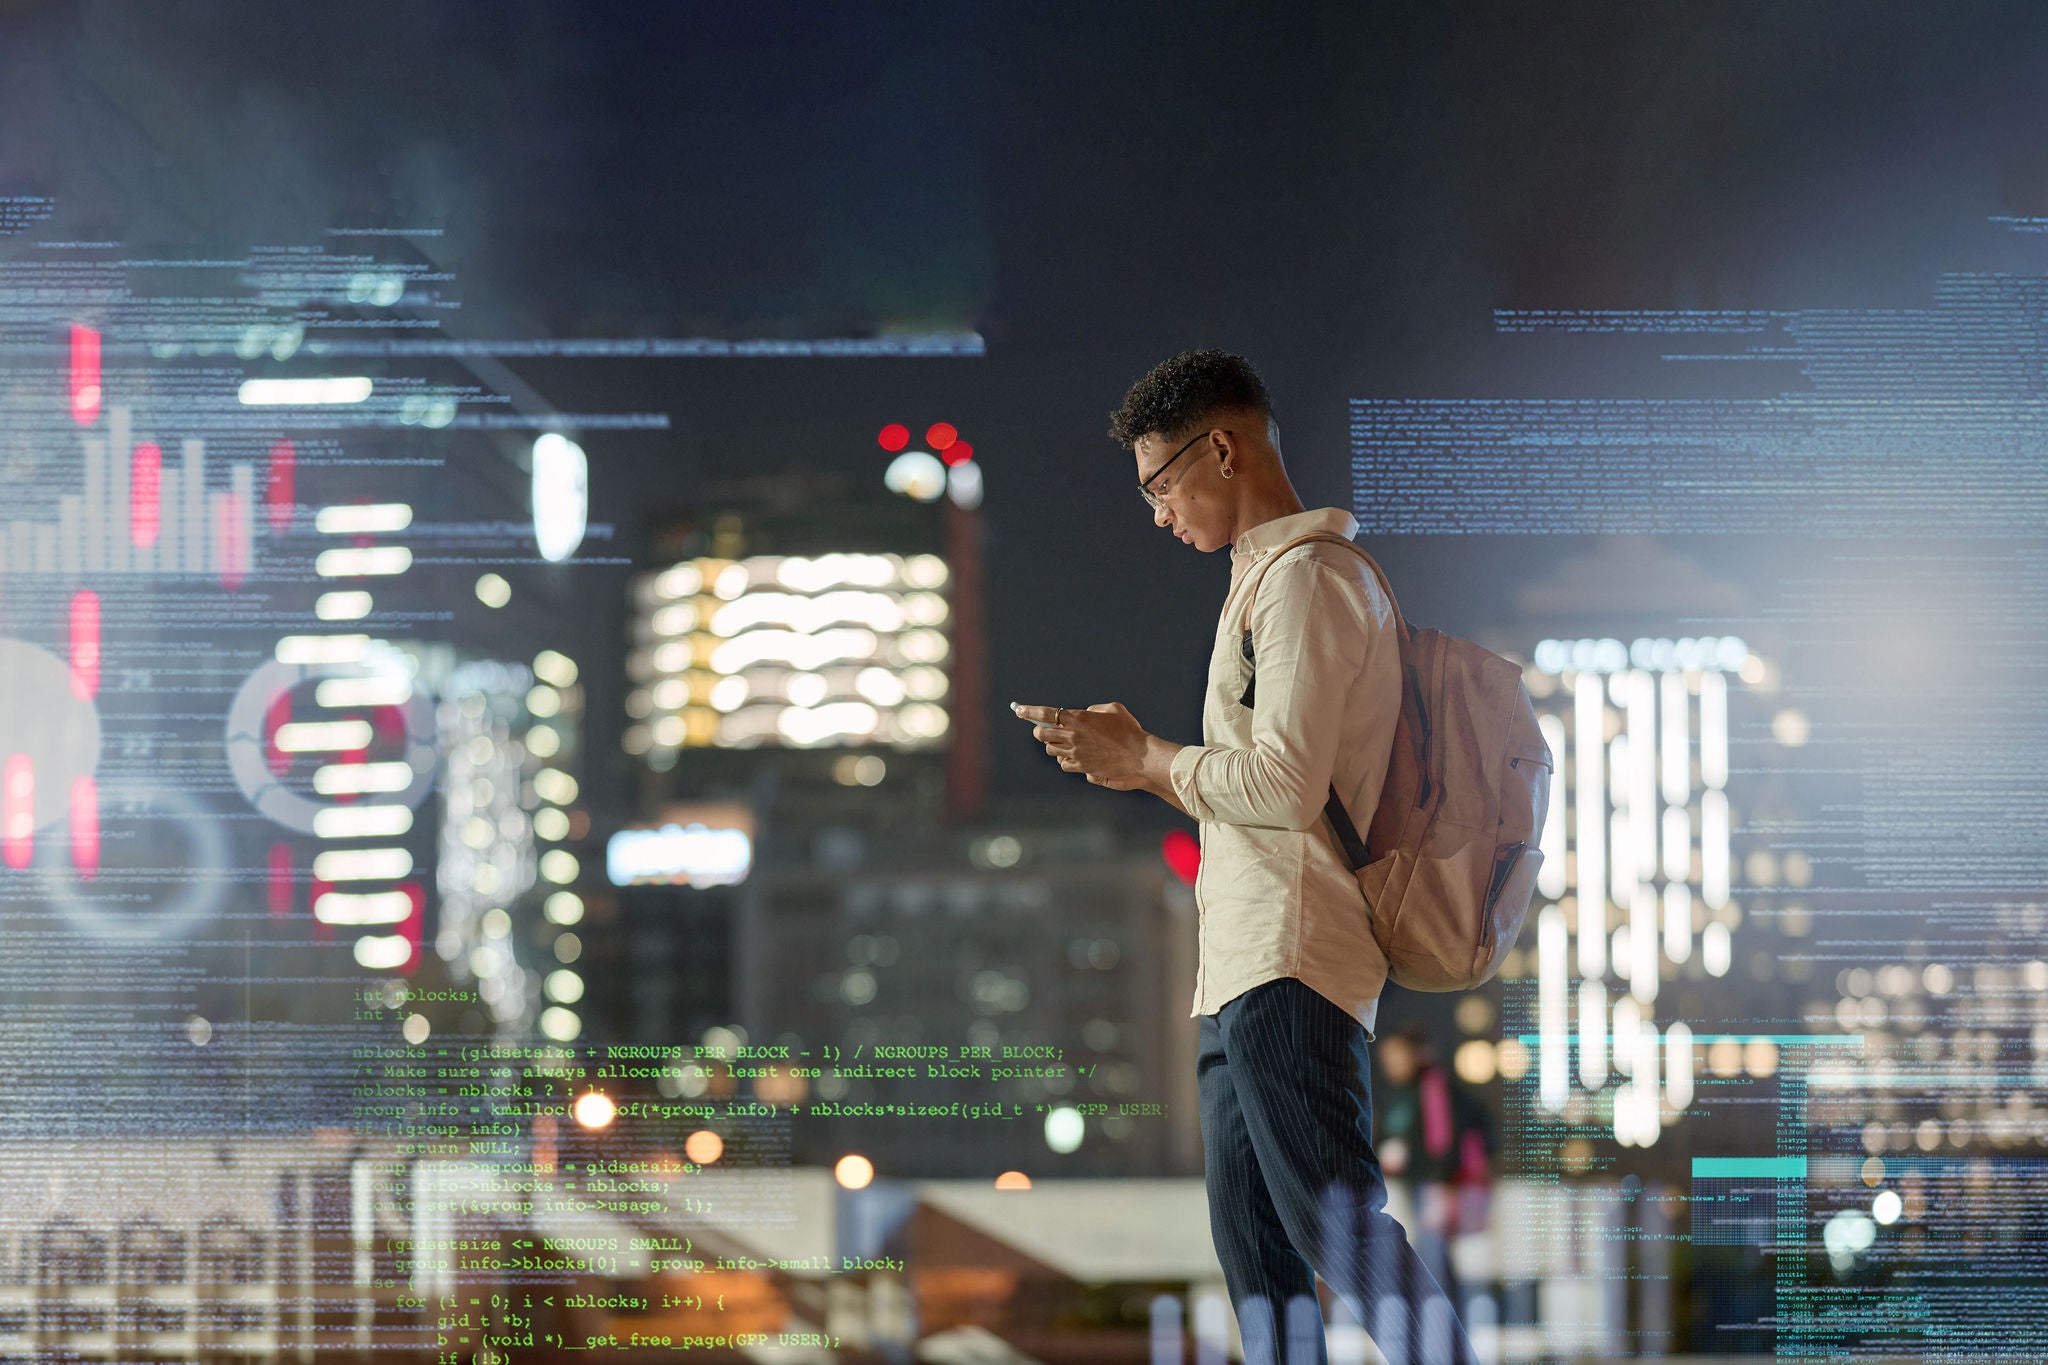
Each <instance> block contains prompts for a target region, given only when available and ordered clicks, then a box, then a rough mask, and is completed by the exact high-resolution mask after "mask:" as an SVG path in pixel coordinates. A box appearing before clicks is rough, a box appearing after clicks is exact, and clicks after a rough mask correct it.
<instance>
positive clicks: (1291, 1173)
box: [1196, 977, 1477, 1365]
mask: <svg viewBox="0 0 2048 1365" xmlns="http://www.w3.org/2000/svg"><path fill="white" fill-rule="evenodd" d="M1200 1032H1201V1048H1200V1053H1199V1055H1198V1058H1197V1061H1196V1073H1197V1075H1198V1077H1199V1080H1200V1089H1201V1105H1202V1147H1203V1154H1204V1166H1205V1172H1206V1177H1207V1185H1208V1193H1209V1227H1210V1232H1211V1234H1212V1235H1213V1236H1214V1238H1215V1241H1216V1255H1217V1258H1218V1259H1219V1260H1220V1261H1221V1262H1222V1263H1223V1278H1224V1282H1225V1284H1226V1285H1227V1286H1228V1287H1229V1290H1230V1298H1231V1302H1232V1303H1233V1305H1234V1306H1235V1307H1236V1310H1237V1318H1238V1327H1239V1330H1240V1333H1241V1335H1242V1336H1243V1338H1244V1345H1245V1362H1246V1365H1324V1362H1325V1361H1326V1359H1327V1356H1326V1354H1325V1344H1324V1340H1323V1328H1322V1315H1321V1312H1320V1310H1319V1309H1318V1307H1317V1304H1316V1298H1315V1276H1316V1275H1317V1274H1320V1275H1321V1276H1322V1277H1323V1279H1324V1281H1325V1282H1326V1283H1328V1284H1329V1286H1330V1288H1331V1289H1332V1290H1334V1291H1335V1292H1336V1293H1337V1295H1338V1296H1339V1297H1340V1299H1342V1300H1344V1301H1346V1302H1347V1303H1348V1305H1349V1307H1350V1308H1351V1310H1352V1312H1353V1313H1354V1314H1356V1320H1357V1321H1358V1322H1360V1323H1361V1324H1363V1325H1364V1327H1365V1329H1366V1330H1367V1331H1368V1332H1369V1333H1370V1334H1371V1335H1372V1339H1373V1341H1374V1343H1375V1344H1377V1345H1378V1346H1379V1348H1380V1351H1381V1353H1382V1354H1384V1355H1385V1356H1386V1357H1387V1359H1388V1360H1389V1361H1390V1362H1392V1365H1439V1362H1449V1363H1450V1365H1476V1362H1477V1357H1476V1356H1474V1354H1473V1352H1472V1346H1471V1343H1470V1342H1469V1341H1468V1340H1467V1339H1466V1337H1465V1332H1464V1329H1463V1328H1462V1327H1461V1326H1460V1325H1459V1323H1458V1318H1457V1314H1456V1313H1455V1312H1454V1311H1453V1310H1452V1307H1451V1303H1450V1300H1448V1299H1447V1298H1445V1297H1444V1294H1443V1291H1442V1290H1441V1289H1439V1288H1438V1287H1437V1283H1436V1281H1435V1279H1434V1278H1432V1277H1431V1275H1430V1273H1429V1271H1428V1270H1427V1269H1426V1268H1425V1267H1424V1266H1423V1264H1422V1262H1421V1261H1420V1260H1419V1259H1418V1258H1417V1257H1416V1255H1415V1252H1414V1249H1413V1248H1411V1247H1410V1246H1409V1245H1408V1239H1407V1236H1406V1235H1405V1234H1404V1233H1403V1231H1402V1229H1401V1225H1400V1224H1399V1223H1397V1222H1395V1221H1394V1219H1393V1218H1392V1217H1391V1216H1390V1215H1389V1214H1388V1213H1387V1212H1386V1199H1387V1190H1386V1183H1385V1181H1384V1180H1383V1179H1382V1177H1381V1175H1380V1164H1379V1159H1378V1158H1377V1157H1375V1156H1374V1155H1373V1150H1372V1098H1371V1091H1370V1088H1369V1087H1370V1084H1371V1082H1370V1080H1369V1077H1370V1074H1371V1073H1370V1070H1369V1067H1368V1060H1367V1053H1366V1047H1367V1040H1366V1036H1365V1030H1364V1028H1362V1027H1361V1026H1360V1025H1359V1023H1358V1021H1357V1020H1356V1019H1353V1018H1352V1017H1351V1016H1350V1015H1348V1014H1346V1013H1345V1012H1344V1011H1343V1010H1342V1009H1340V1008H1338V1007H1337V1006H1336V1005H1334V1004H1332V1003H1331V1002H1330V1001H1329V1000H1327V999H1325V998H1324V997H1323V996H1321V995H1319V994H1317V993H1316V992H1315V991H1313V990H1311V989H1310V988H1309V987H1307V986H1305V985H1303V984H1302V983H1301V982H1300V981H1297V980H1295V979H1294V978H1292V977H1282V978H1280V979H1279V980H1276V981H1268V982H1266V983H1265V984H1264V985H1260V986H1255V987H1253V988H1252V989H1251V990H1249V991H1246V992H1245V993H1244V994H1243V995H1240V996H1238V997H1237V998H1236V999H1234V1000H1232V1001H1230V1002H1229V1003H1228V1004H1226V1005H1224V1006H1223V1008H1222V1009H1220V1010H1218V1011H1217V1012H1216V1013H1215V1014H1211V1015H1203V1016H1202V1017H1201V1021H1200Z"/></svg>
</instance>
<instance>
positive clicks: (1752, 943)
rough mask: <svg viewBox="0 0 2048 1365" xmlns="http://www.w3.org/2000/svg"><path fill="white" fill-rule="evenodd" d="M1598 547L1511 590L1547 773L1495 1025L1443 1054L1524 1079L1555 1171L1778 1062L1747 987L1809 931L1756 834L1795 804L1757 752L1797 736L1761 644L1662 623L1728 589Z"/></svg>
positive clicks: (1480, 1073) (1719, 616)
mask: <svg viewBox="0 0 2048 1365" xmlns="http://www.w3.org/2000/svg"><path fill="white" fill-rule="evenodd" d="M1605 553H1606V554H1607V555H1608V556H1610V557H1612V561H1611V562H1610V560H1603V559H1592V560H1587V561H1582V562H1581V563H1579V564H1577V565H1573V566H1567V568H1566V569H1565V570H1564V571H1563V572H1562V573H1561V575H1560V579H1559V581H1558V583H1557V584H1552V585H1540V586H1538V587H1536V588H1534V589H1531V590H1529V591H1527V592H1525V593H1524V602H1523V605H1524V608H1525V611H1524V619H1523V621H1522V623H1521V624H1520V625H1519V626H1518V630H1519V631H1520V632H1522V633H1523V636H1524V638H1522V639H1521V640H1520V641H1518V642H1513V643H1510V642H1507V641H1505V640H1502V641H1500V642H1499V643H1500V644H1501V645H1502V647H1504V648H1506V649H1507V650H1508V651H1509V652H1510V653H1515V654H1519V655H1520V656H1521V657H1522V658H1523V659H1524V660H1525V667H1524V675H1523V676H1524V680H1525V682H1526V684H1527V686H1528V688H1529V691H1530V694H1531V696H1532V698H1533V699H1534V701H1535V704H1536V709H1537V720H1538V724H1539V725H1540V727H1541V728H1542V732H1543V735H1544V739H1545V741H1546V743H1547V744H1548V745H1549V746H1550V750H1551V753H1552V754H1553V756H1554V757H1555V758H1556V761H1557V770H1556V775H1555V777H1554V779H1553V782H1552V787H1551V799H1550V807H1549V811H1548V815H1547V819H1546V822H1545V824H1544V827H1543V829H1542V831H1541V834H1540V841H1541V847H1542V850H1543V854H1544V859H1543V864H1542V868H1541V871H1540V874H1539V876H1538V880H1537V894H1536V898H1535V901H1534V903H1533V905H1532V907H1531V913H1530V918H1529V924H1528V926H1527V928H1526V929H1525V931H1524V935H1523V938H1522V949H1521V951H1520V952H1518V953H1516V954H1514V955H1512V960H1511V961H1510V963H1509V964H1508V968H1509V970H1508V971H1506V972H1504V973H1503V975H1504V977H1507V978H1510V980H1509V982H1508V986H1507V988H1506V989H1507V999H1508V1003H1509V1019H1508V1028H1507V1030H1506V1036H1505V1037H1504V1038H1503V1039H1502V1041H1501V1042H1500V1043H1499V1044H1498V1045H1497V1055H1496V1056H1495V1057H1494V1058H1493V1059H1492V1062H1491V1064H1490V1065H1482V1064H1480V1063H1481V1062H1482V1061H1484V1060H1485V1059H1478V1058H1477V1057H1476V1054H1477V1052H1478V1051H1479V1049H1480V1048H1482V1047H1484V1046H1485V1044H1484V1043H1483V1042H1481V1041H1478V1040H1474V1041H1473V1042H1468V1043H1466V1044H1465V1045H1463V1048H1461V1055H1460V1057H1459V1061H1460V1067H1459V1069H1460V1071H1461V1073H1463V1074H1465V1075H1466V1076H1467V1078H1468V1079H1472V1080H1487V1079H1491V1078H1492V1077H1493V1076H1494V1075H1496V1074H1498V1075H1500V1076H1502V1077H1504V1078H1507V1079H1510V1080H1522V1079H1524V1078H1526V1079H1527V1080H1529V1081H1533V1083H1534V1084H1533V1090H1534V1099H1535V1109H1534V1111H1533V1112H1534V1113H1535V1114H1537V1115H1541V1116H1548V1122H1549V1123H1550V1124H1551V1125H1552V1126H1553V1131H1554V1132H1555V1133H1556V1134H1557V1135H1559V1136H1560V1146H1559V1148H1558V1156H1559V1158H1560V1159H1561V1160H1562V1162H1563V1165H1564V1167H1565V1169H1566V1170H1568V1171H1570V1170H1579V1171H1584V1170H1587V1169H1590V1167H1591V1165H1592V1161H1593V1156H1594V1153H1595V1152H1597V1151H1598V1150H1599V1144H1600V1143H1601V1142H1603V1141H1611V1142H1613V1143H1615V1144H1617V1145H1618V1146H1621V1147H1635V1148H1650V1147H1653V1146H1656V1145H1657V1144H1658V1143H1659V1140H1660V1138H1661V1137H1663V1136H1664V1134H1665V1133H1666V1130H1667V1129H1669V1128H1671V1127H1672V1125H1675V1124H1680V1123H1682V1121H1683V1120H1684V1118H1685V1116H1686V1115H1687V1113H1688V1112H1689V1111H1690V1110H1692V1109H1693V1108H1694V1106H1695V1103H1696V1099H1697V1095H1698V1089H1699V1086H1700V1085H1701V1084H1702V1083H1703V1082H1706V1081H1709V1080H1713V1079H1723V1080H1725V1079H1731V1078H1736V1077H1741V1078H1747V1079H1749V1080H1767V1079H1768V1078H1770V1077H1771V1076H1772V1075H1773V1074H1774V1073H1775V1072H1776V1070H1777V1067H1778V1065H1779V1052H1780V1048H1781V1047H1782V1046H1784V1045H1786V1043H1785V1040H1786V1037H1787V1035H1788V1034H1791V1033H1795V1032H1803V1029H1795V1028H1789V1027H1788V1026H1787V1024H1786V1023H1785V1022H1784V1020H1783V1015H1784V1010H1783V1007H1782V1004H1781V1003H1779V1004H1774V1003H1772V1002H1773V1001H1779V1000H1781V999H1782V994H1781V992H1782V987H1780V986H1775V985H1766V984H1760V983H1763V982H1766V981H1775V980H1776V979H1777V978H1778V977H1779V976H1780V975H1782V976H1784V977H1785V978H1786V979H1794V978H1796V977H1799V976H1801V975H1802V974H1803V973H1804V972H1805V971H1806V970H1807V969H1806V966H1805V964H1804V963H1803V962H1800V961H1797V960H1793V959H1787V958H1785V955H1784V954H1783V951H1782V949H1783V946H1784V944H1785V943H1786V942H1787V941H1788V940H1797V939H1798V938H1800V937H1802V936H1803V935H1804V934H1805V933H1806V932H1807V929H1808V928H1809V927H1810V923H1811V919H1810V912H1809V911H1808V910H1807V909H1806V907H1805V906H1804V904H1803V903H1802V901H1801V899H1800V896H1799V888H1800V887H1801V886H1803V885H1804V883H1805V881H1806V880H1808V878H1809V877H1810V871H1811V869H1810V864H1808V863H1806V861H1805V858H1806V855H1805V854H1804V853H1801V852H1799V851H1797V850H1787V849H1783V848H1778V847H1775V845H1774V842H1773V841H1772V840H1771V839H1770V838H1769V837H1767V836H1766V835H1764V834H1763V833H1762V832H1761V831H1763V830H1765V829H1767V828H1768V827H1769V826H1770V825H1771V823H1772V820H1773V818H1775V817H1776V816H1781V815H1783V814H1784V813H1785V802H1786V801H1787V800H1788V799H1790V798H1789V797H1788V794H1787V791H1786V790H1785V788H1784V786H1783V784H1782V783H1781V782H1779V781H1778V780H1776V779H1775V778H1774V777H1773V776H1772V775H1771V774H1769V773H1768V771H1767V769H1768V768H1769V766H1770V765H1769V763H1768V762H1767V761H1765V760H1763V759H1762V758H1760V757H1759V755H1762V754H1765V753H1768V751H1769V748H1770V746H1772V745H1782V744H1784V743H1786V742H1788V740H1789V741H1790V742H1794V743H1796V742H1799V741H1801V740H1803V738H1804V732H1803V726H1804V724H1805V720H1804V717H1803V716H1801V715H1800V714H1799V713H1797V712H1796V711H1792V710H1788V709H1787V708H1784V707H1783V706H1781V705H1780V704H1779V702H1778V700H1777V693H1778V689H1779V686H1780V680H1779V664H1778V661H1777V658H1776V657H1775V656H1776V655H1777V653H1778V651H1777V650H1776V649H1775V648H1773V647H1772V646H1770V645H1768V644H1761V643H1758V642H1755V641H1752V640H1750V639H1747V638H1745V637H1744V636H1743V635H1741V634H1739V633H1737V632H1735V631H1732V630H1731V631H1727V632H1726V633H1711V632H1707V631H1700V632H1699V633H1696V634H1686V633H1683V632H1681V631H1675V630H1672V629H1671V624H1672V622H1673V621H1674V619H1676V620H1686V619H1700V618H1704V619H1708V620H1720V621H1727V620H1730V619H1736V618H1737V614H1738V611H1739V606H1740V599H1739V597H1737V596H1736V595H1735V594H1734V592H1733V590H1732V589H1731V588H1728V587H1727V586H1726V585H1723V584H1719V583H1715V582H1712V581H1711V580H1709V579H1707V578H1706V577H1705V576H1704V575H1703V574H1701V573H1700V572H1699V571H1698V570H1697V569H1696V568H1694V567H1693V566H1692V565H1690V564H1689V563H1686V562H1684V561H1680V560H1677V559H1675V558H1670V557H1666V556H1661V555H1657V554H1656V553H1655V552H1654V551H1651V550H1649V549H1647V548H1646V547H1643V546H1640V545H1636V544H1629V545H1625V546H1623V547H1620V548H1617V549H1610V550H1608V551H1606V552H1605ZM1794 730H1798V731H1799V733H1798V734H1794V733H1793V731H1794ZM1781 959H1784V960H1781ZM1532 984H1533V987H1534V989H1533V992H1530V991H1528V990H1527V989H1526V988H1527V987H1528V986H1530V985H1532ZM1765 1021H1772V1022H1765ZM1467 1050H1469V1051H1471V1052H1472V1053H1474V1054H1475V1055H1474V1057H1473V1058H1467V1057H1466V1056H1464V1055H1463V1054H1464V1052H1465V1051H1467ZM1468 1062H1470V1063H1471V1064H1470V1065H1467V1063H1468ZM1673 1160H1674V1161H1677V1160H1679V1158H1673ZM1636 1164H1637V1165H1639V1164H1640V1163H1636ZM1664 1164H1671V1163H1670V1162H1666V1163H1664ZM1631 1168H1632V1169H1633V1168H1634V1166H1633V1165H1632V1167H1631ZM1673 1169H1674V1170H1676V1169H1679V1167H1678V1166H1675V1165H1674V1166H1673Z"/></svg>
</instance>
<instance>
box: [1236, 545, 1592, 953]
mask: <svg viewBox="0 0 2048 1365" xmlns="http://www.w3.org/2000/svg"><path fill="white" fill-rule="evenodd" d="M1312 540H1327V541H1332V542H1334V543H1336V544H1338V545H1342V546H1344V547H1345V548H1346V549H1349V550H1352V551H1355V552H1356V553H1357V554H1358V556H1359V557H1360V558H1362V559H1363V560H1365V562H1366V563H1367V564H1368V565H1370V566H1371V567H1372V571H1373V576H1374V577H1376V578H1378V579H1379V582H1380V587H1381V588H1382V589H1384V590H1385V591H1386V594H1387V601H1388V602H1389V603H1391V604H1392V605H1393V608H1394V623H1395V625H1396V627H1398V632H1399V634H1398V638H1399V640H1400V644H1401V717H1400V720H1399V721H1398V722H1397V723H1396V724H1395V727H1394V749H1393V754H1392V757H1391V758H1390V759H1389V761H1388V764H1387V779H1386V785H1385V786H1384V787H1382V788H1381V790H1380V798H1379V804H1378V806H1376V807H1375V808H1374V810H1373V816H1372V827H1371V829H1370V830H1369V831H1367V836H1366V838H1365V839H1363V840H1361V839H1360V838H1359V837H1358V830H1357V828H1356V826H1354V825H1353V824H1352V823H1351V816H1350V814H1349V813H1348V812H1346V811H1345V809H1344V803H1343V801H1342V800H1341V799H1340V798H1339V797H1338V795H1337V789H1336V788H1335V787H1334V786H1332V787H1331V788H1330V799H1329V802H1328V803H1327V804H1326V805H1325V807H1324V813H1325V814H1326V815H1327V816H1328V817H1329V819H1330V824H1331V827H1332V828H1333V829H1334V830H1335V832H1336V835H1337V841H1338V843H1339V844H1341V845H1342V846H1343V848H1344V853H1345V857H1346V858H1347V859H1348V860H1349V861H1350V863H1351V870H1352V872H1353V873H1354V874H1356V876H1357V877H1358V885H1359V888H1360V890H1362V891H1363V892H1364V893H1365V903H1366V909H1367V912H1368V914H1369V915H1370V916H1371V919H1372V933H1373V938H1374V939H1375V940H1376V941H1377V942H1378V943H1379V945H1380V948H1381V950H1382V951H1384V952H1385V953H1386V955H1387V974H1388V976H1389V977H1391V978H1392V979H1393V981H1394V983H1395V984H1396V985H1400V986H1405V987H1407V988H1408V989H1409V990H1416V991H1462V990H1471V989H1472V988H1473V987H1475V986H1479V985H1481V984H1483V983H1484V982H1486V981H1487V980H1488V979H1490V978H1491V977H1492V976H1493V974H1494V973H1495V972H1497V971H1499V970H1500V964H1501V960H1502V959H1503V958H1504V957H1505V956H1506V955H1507V951H1508V949H1509V948H1511V947H1513V946H1514V943H1515V939H1516V937H1517V936H1518V935H1519V934H1520V933H1521V931H1522V921H1523V919H1524V918H1525V917H1526V916H1527V915H1528V913H1529V901H1530V898H1531V896H1532V895H1533V894H1534V892H1535V888H1536V869H1537V867H1538V866H1539V865H1540V864H1541V863H1542V861H1543V853H1542V851H1541V850H1540V849H1538V848H1537V846H1536V840H1537V835H1538V833H1539V832H1540V831H1541V830H1542V828H1543V814H1544V811H1545V810H1546V809H1547V808H1548V806H1549V804H1550V777H1551V773H1552V772H1553V771H1555V767H1556V764H1555V761H1554V760H1553V758H1552V757H1551V753H1550V748H1549V746H1548V745H1546V744H1545V743H1544V742H1543V735H1542V732H1541V731H1539V730H1538V729H1537V728H1536V708H1535V706H1534V705H1533V704H1532V703H1531V702H1530V700H1529V691H1528V689H1527V688H1526V687H1524V686H1523V685H1522V670H1521V669H1520V667H1518V666H1517V665H1516V664H1514V663H1513V662H1511V661H1509V660H1507V659H1503V658H1501V657H1500V656H1499V655H1498V654H1495V653H1493V652H1492V651H1490V650H1487V649H1484V648H1482V647H1480V646H1479V645H1476V644H1474V643H1472V642H1471V641H1470V640H1461V639H1458V638H1456V637H1455V636H1450V635H1446V634H1444V633H1443V632H1442V631H1439V630H1428V629H1421V630H1418V629H1415V628H1413V627H1411V626H1410V625H1409V624H1408V622H1407V619H1406V618H1405V617H1403V616H1402V615H1401V604H1400V603H1399V602H1398V601H1397V600H1396V599H1395V597H1394V586H1393V584H1391V583H1389V582H1388V581H1387V575H1386V572H1385V571H1384V570H1382V569H1381V568H1380V566H1379V564H1378V562H1377V561H1376V560H1374V559H1373V557H1372V556H1371V555H1369V554H1367V553H1366V552H1365V551H1364V550H1363V549H1362V548H1360V547H1359V546H1358V545H1357V544H1356V543H1355V542H1353V541H1350V540H1346V539H1345V538H1344V537H1343V536H1339V535H1334V534H1331V533H1329V532H1322V531H1319V532H1316V533H1314V534H1312V535H1306V536H1299V537H1296V538H1295V539H1293V540H1290V541H1288V542H1287V543H1286V544H1285V545H1282V546H1281V547H1280V548H1279V549H1277V550H1275V551H1274V552H1273V553H1272V554H1271V555H1269V556H1268V557H1267V559H1266V561H1265V563H1264V564H1262V565H1261V566H1260V568H1259V576H1258V577H1259V578H1263V577H1264V576H1265V571H1266V569H1267V568H1270V567H1271V566H1272V565H1273V564H1274V562H1275V561H1277V560H1278V559H1279V557H1280V556H1281V555H1283V554H1285V553H1286V552H1287V551H1289V550H1291V549H1293V548H1294V547H1295V546H1297V545H1303V544H1306V543H1307V542H1309V541H1312ZM1258 589H1259V583H1258V579H1256V578H1255V579H1254V580H1253V582H1252V585H1251V589H1250V591H1249V592H1247V593H1246V595H1245V612H1244V650H1245V656H1246V657H1247V658H1250V657H1251V604H1252V602H1253V600H1254V599H1255V598H1256V597H1257V595H1258Z"/></svg>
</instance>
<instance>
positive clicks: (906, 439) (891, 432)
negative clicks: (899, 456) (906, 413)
mask: <svg viewBox="0 0 2048 1365" xmlns="http://www.w3.org/2000/svg"><path fill="white" fill-rule="evenodd" d="M875 440H877V441H878V442H880V443H881V446H882V449H884V450H889V451H896V450H901V449H903V447H905V446H907V445H909V444H910V428H909V427H906V426H904V425H903V424H902V423H901V422H891V423H889V425H888V426H886V427H883V428H882V430H881V432H880V433H879V434H878V435H877V436H876V437H875Z"/></svg>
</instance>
